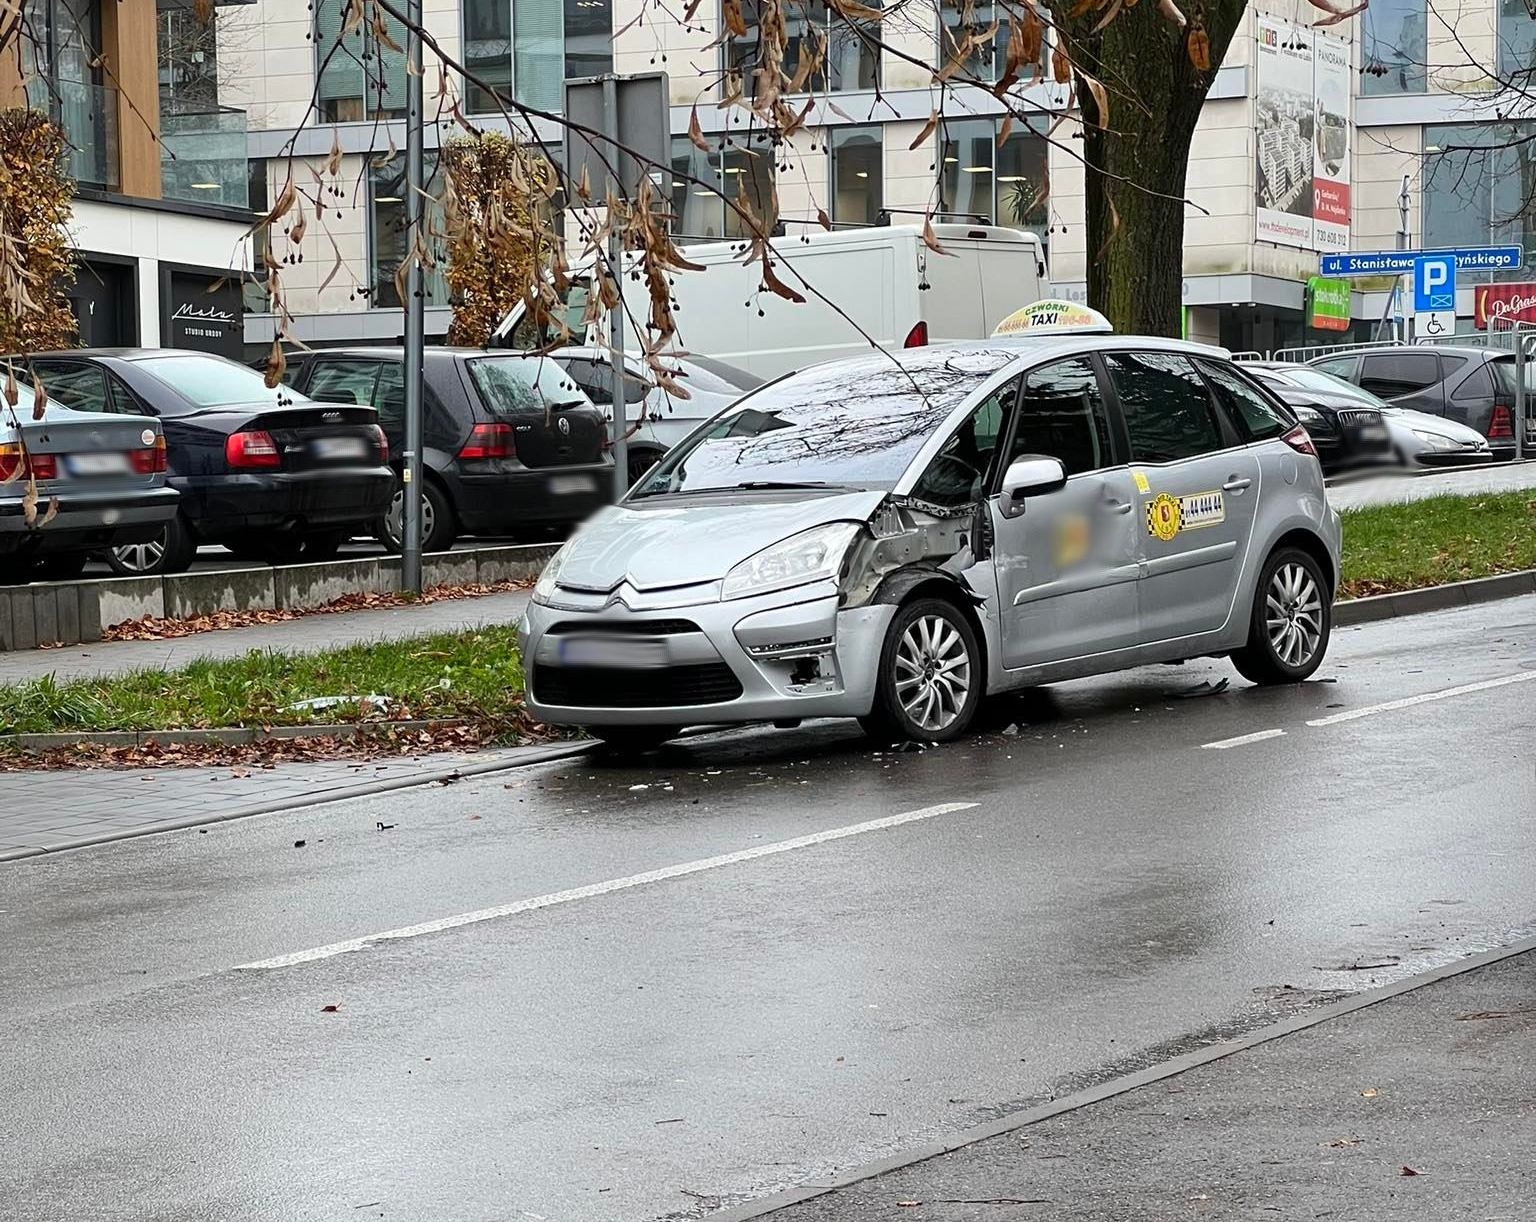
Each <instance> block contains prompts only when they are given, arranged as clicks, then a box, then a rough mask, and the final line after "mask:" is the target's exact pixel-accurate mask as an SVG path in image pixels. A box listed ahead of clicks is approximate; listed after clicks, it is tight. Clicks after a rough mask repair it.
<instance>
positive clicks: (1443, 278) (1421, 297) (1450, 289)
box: [1413, 255, 1456, 314]
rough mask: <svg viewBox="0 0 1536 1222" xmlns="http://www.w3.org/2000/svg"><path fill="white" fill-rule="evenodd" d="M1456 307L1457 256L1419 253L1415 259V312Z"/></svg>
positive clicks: (1422, 312) (1427, 312) (1426, 312)
mask: <svg viewBox="0 0 1536 1222" xmlns="http://www.w3.org/2000/svg"><path fill="white" fill-rule="evenodd" d="M1455 308H1456V257H1455V256H1454V255H1419V256H1418V257H1417V258H1416V259H1414V261H1413V312H1414V313H1415V314H1430V313H1434V312H1435V311H1437V310H1454V309H1455Z"/></svg>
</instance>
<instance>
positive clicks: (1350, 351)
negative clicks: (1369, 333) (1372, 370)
mask: <svg viewBox="0 0 1536 1222" xmlns="http://www.w3.org/2000/svg"><path fill="white" fill-rule="evenodd" d="M1384 352H1449V353H1451V354H1452V355H1454V356H1486V357H1488V358H1490V359H1493V358H1495V357H1501V356H1512V355H1513V353H1509V352H1505V351H1504V350H1503V349H1502V348H1489V347H1487V346H1486V345H1484V344H1360V345H1358V346H1355V347H1351V348H1338V349H1335V350H1334V351H1332V352H1319V353H1318V354H1317V355H1316V356H1309V357H1308V358H1307V359H1306V362H1305V363H1306V364H1308V365H1315V364H1316V363H1317V362H1318V361H1329V360H1333V359H1334V358H1335V357H1341V356H1379V355H1381V354H1382V353H1384ZM1257 363H1258V362H1255V364H1257Z"/></svg>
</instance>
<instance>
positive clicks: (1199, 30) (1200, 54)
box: [1188, 25, 1211, 72]
mask: <svg viewBox="0 0 1536 1222" xmlns="http://www.w3.org/2000/svg"><path fill="white" fill-rule="evenodd" d="M1188 50H1189V62H1190V64H1191V66H1192V67H1193V68H1194V70H1195V71H1196V72H1209V71H1210V70H1211V36H1210V35H1209V34H1207V33H1206V32H1205V28H1204V27H1203V26H1199V25H1197V26H1194V27H1193V28H1191V30H1190V31H1189V43H1188Z"/></svg>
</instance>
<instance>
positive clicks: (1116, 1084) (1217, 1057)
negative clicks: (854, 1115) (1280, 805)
mask: <svg viewBox="0 0 1536 1222" xmlns="http://www.w3.org/2000/svg"><path fill="white" fill-rule="evenodd" d="M1532 951H1536V938H1527V939H1524V940H1522V941H1520V942H1516V943H1514V944H1512V945H1510V946H1504V947H1501V948H1499V949H1498V950H1491V951H1486V952H1484V953H1483V954H1479V955H1471V956H1468V957H1467V958H1465V959H1457V960H1455V961H1453V962H1451V963H1447V964H1445V965H1444V966H1442V967H1438V968H1434V969H1432V970H1431V971H1428V972H1422V973H1420V974H1419V975H1416V976H1409V977H1408V978H1407V979H1405V980H1399V981H1396V982H1395V983H1393V984H1389V985H1384V986H1383V987H1381V988H1379V989H1368V990H1366V991H1365V992H1361V993H1356V994H1355V995H1354V996H1353V997H1346V998H1344V999H1343V1000H1342V1001H1335V1002H1330V1003H1329V1004H1327V1005H1323V1006H1319V1007H1318V1008H1317V1009H1315V1010H1312V1011H1309V1012H1308V1013H1306V1014H1300V1015H1297V1016H1296V1017H1294V1018H1288V1019H1283V1020H1282V1021H1280V1022H1278V1023H1274V1024H1272V1025H1270V1026H1268V1027H1263V1028H1261V1029H1260V1030H1258V1031H1254V1032H1251V1033H1249V1034H1248V1035H1245V1036H1241V1037H1239V1038H1238V1039H1235V1040H1232V1041H1230V1042H1228V1043H1222V1044H1213V1045H1211V1046H1210V1047H1207V1048H1200V1049H1197V1050H1196V1051H1194V1052H1188V1053H1185V1054H1184V1055H1182V1056H1177V1057H1174V1058H1173V1059H1172V1060H1170V1061H1164V1062H1163V1063H1162V1064H1160V1065H1154V1066H1151V1067H1150V1068H1148V1069H1143V1070H1139V1071H1137V1072H1136V1073H1132V1074H1127V1075H1125V1076H1124V1077H1120V1078H1115V1079H1113V1080H1112V1081H1109V1082H1102V1083H1100V1084H1099V1085H1098V1086H1093V1087H1089V1088H1088V1089H1087V1090H1083V1091H1078V1092H1076V1093H1075V1094H1071V1095H1067V1096H1065V1097H1063V1098H1061V1099H1055V1100H1052V1101H1051V1102H1050V1103H1045V1104H1041V1105H1039V1106H1038V1107H1032V1108H1027V1109H1025V1110H1024V1111H1021V1112H1015V1113H1014V1114H1013V1115H1011V1116H1004V1117H1002V1118H1001V1119H999V1120H992V1121H988V1122H987V1123H986V1124H982V1125H977V1126H976V1127H974V1128H970V1129H963V1130H961V1131H960V1132H958V1133H956V1134H954V1135H953V1136H952V1137H949V1138H945V1139H941V1140H939V1141H934V1142H928V1143H926V1144H923V1145H919V1146H914V1147H910V1148H908V1149H906V1150H904V1151H902V1152H901V1153H898V1154H893V1155H890V1156H888V1157H886V1158H880V1159H874V1160H872V1161H870V1162H867V1163H863V1164H861V1165H859V1166H856V1167H850V1168H849V1169H848V1170H846V1171H841V1172H836V1173H833V1174H829V1175H825V1176H819V1177H816V1178H813V1179H810V1180H807V1181H806V1182H805V1183H803V1184H800V1185H798V1186H797V1187H794V1188H786V1189H784V1190H783V1191H780V1192H775V1193H771V1194H770V1195H768V1196H765V1197H759V1198H758V1199H757V1200H755V1201H748V1202H745V1203H743V1204H741V1205H735V1206H731V1207H730V1208H727V1209H722V1210H716V1211H714V1212H712V1213H709V1214H705V1215H704V1217H703V1222H754V1220H755V1219H758V1218H763V1217H765V1216H767V1215H769V1214H772V1213H776V1212H778V1211H779V1210H781V1209H787V1208H788V1207H789V1206H791V1205H799V1204H802V1203H803V1202H805V1201H810V1200H813V1199H815V1198H816V1197H822V1196H826V1195H827V1194H828V1193H831V1192H835V1191H836V1190H837V1189H839V1188H846V1187H848V1186H849V1185H850V1184H858V1183H861V1182H863V1181H864V1180H870V1179H874V1178H875V1177H876V1176H879V1175H884V1174H885V1173H887V1172H889V1171H896V1170H899V1169H900V1168H903V1167H910V1166H912V1165H913V1164H914V1163H921V1162H926V1161H928V1160H929V1159H931V1158H937V1157H939V1156H940V1155H942V1154H949V1153H951V1152H952V1151H955V1150H959V1149H963V1148H964V1147H966V1146H973V1145H975V1144H976V1143H978V1142H982V1141H986V1140H987V1139H989V1138H992V1137H1000V1136H1002V1135H1003V1134H1005V1133H1013V1132H1016V1131H1018V1130H1019V1129H1024V1128H1028V1127H1029V1126H1030V1125H1035V1124H1039V1123H1041V1122H1042V1121H1045V1120H1051V1119H1054V1118H1055V1117H1057V1116H1061V1115H1065V1114H1066V1113H1069V1112H1076V1111H1080V1110H1081V1109H1083V1108H1085V1107H1089V1106H1091V1105H1093V1104H1095V1103H1102V1102H1104V1101H1105V1100H1106V1099H1113V1098H1115V1097H1117V1096H1119V1095H1125V1094H1129V1093H1130V1092H1131V1091H1134V1090H1138V1089H1140V1088H1141V1087H1143V1086H1149V1085H1151V1084H1152V1083H1155V1082H1163V1081H1166V1080H1167V1079H1169V1078H1176V1077H1178V1076H1179V1075H1180V1074H1182V1073H1186V1072H1188V1071H1189V1070H1191V1069H1196V1068H1199V1067H1200V1066H1202V1065H1209V1064H1211V1063H1212V1062H1213V1061H1221V1060H1225V1059H1226V1058H1227V1057H1230V1056H1232V1055H1234V1054H1236V1053H1242V1052H1248V1051H1251V1050H1252V1049H1254V1048H1257V1047H1259V1046H1260V1045H1262V1044H1268V1043H1270V1042H1271V1041H1273V1040H1278V1039H1283V1038H1284V1037H1285V1036H1288V1035H1294V1034H1296V1033H1297V1032H1299V1031H1306V1030H1308V1029H1310V1028H1312V1027H1319V1026H1322V1025H1323V1024H1324V1023H1327V1022H1331V1021H1332V1020H1334V1019H1336V1018H1343V1017H1345V1016H1346V1015H1349V1014H1354V1013H1356V1012H1357V1011H1360V1010H1365V1009H1369V1008H1370V1007H1371V1006H1374V1005H1378V1004H1380V1003H1381V1002H1384V1001H1390V1000H1392V999H1393V998H1394V997H1401V996H1402V995H1403V994H1405V993H1413V992H1416V991H1417V990H1419V989H1422V988H1425V987H1426V986H1428V985H1432V984H1438V983H1439V982H1440V981H1442V980H1449V979H1451V978H1452V977H1454V976H1460V975H1462V974H1464V973H1466V972H1471V971H1476V970H1477V969H1478V968H1481V967H1488V966H1489V965H1491V964H1494V963H1499V962H1502V961H1503V960H1505V959H1513V958H1516V957H1517V956H1519V955H1524V954H1529V953H1531V952H1532Z"/></svg>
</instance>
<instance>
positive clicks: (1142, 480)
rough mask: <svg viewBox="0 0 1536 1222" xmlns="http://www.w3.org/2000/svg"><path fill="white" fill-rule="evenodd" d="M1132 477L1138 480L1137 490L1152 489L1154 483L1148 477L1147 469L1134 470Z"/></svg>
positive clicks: (1146, 490) (1148, 490)
mask: <svg viewBox="0 0 1536 1222" xmlns="http://www.w3.org/2000/svg"><path fill="white" fill-rule="evenodd" d="M1131 478H1132V479H1133V480H1135V481H1136V491H1137V492H1151V491H1152V483H1151V481H1150V480H1148V479H1147V473H1146V472H1145V471H1132V472H1131Z"/></svg>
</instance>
